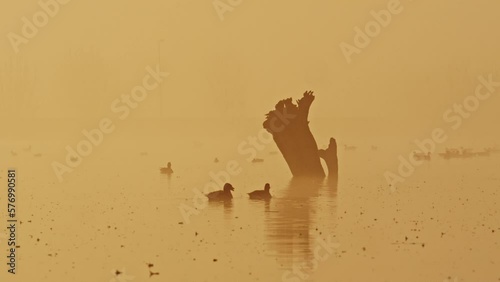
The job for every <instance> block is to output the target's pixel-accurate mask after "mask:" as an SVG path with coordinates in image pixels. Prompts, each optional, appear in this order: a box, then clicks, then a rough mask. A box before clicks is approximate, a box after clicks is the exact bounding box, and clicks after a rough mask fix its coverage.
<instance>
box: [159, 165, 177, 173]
mask: <svg viewBox="0 0 500 282" xmlns="http://www.w3.org/2000/svg"><path fill="white" fill-rule="evenodd" d="M160 172H161V173H163V174H172V173H174V171H173V170H172V164H171V163H170V162H168V163H167V167H161V168H160Z"/></svg>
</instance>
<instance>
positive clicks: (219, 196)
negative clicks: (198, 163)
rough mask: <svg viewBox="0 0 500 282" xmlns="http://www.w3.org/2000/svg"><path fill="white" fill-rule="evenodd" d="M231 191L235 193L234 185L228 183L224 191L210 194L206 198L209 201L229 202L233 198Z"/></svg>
mask: <svg viewBox="0 0 500 282" xmlns="http://www.w3.org/2000/svg"><path fill="white" fill-rule="evenodd" d="M231 191H234V187H233V185H231V184H230V183H226V184H224V188H223V190H220V191H215V192H211V193H208V194H207V195H206V196H207V197H208V200H209V201H227V200H231V199H232V198H233V195H232V194H231Z"/></svg>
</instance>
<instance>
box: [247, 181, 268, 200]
mask: <svg viewBox="0 0 500 282" xmlns="http://www.w3.org/2000/svg"><path fill="white" fill-rule="evenodd" d="M270 189H271V185H269V183H266V185H265V186H264V190H255V191H253V192H252V193H248V196H250V199H258V200H268V199H271V193H269V190H270Z"/></svg>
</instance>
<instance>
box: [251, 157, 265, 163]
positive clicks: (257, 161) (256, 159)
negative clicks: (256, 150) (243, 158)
mask: <svg viewBox="0 0 500 282" xmlns="http://www.w3.org/2000/svg"><path fill="white" fill-rule="evenodd" d="M262 162H264V159H258V158H255V159H253V160H252V163H262Z"/></svg>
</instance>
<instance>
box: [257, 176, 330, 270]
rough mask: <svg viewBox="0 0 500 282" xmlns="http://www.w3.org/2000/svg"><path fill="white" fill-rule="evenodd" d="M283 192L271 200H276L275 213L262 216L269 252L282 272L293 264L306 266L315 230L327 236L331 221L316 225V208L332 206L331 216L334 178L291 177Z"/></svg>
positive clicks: (311, 256)
mask: <svg viewBox="0 0 500 282" xmlns="http://www.w3.org/2000/svg"><path fill="white" fill-rule="evenodd" d="M287 189H288V191H287V192H286V194H285V196H284V197H283V198H280V199H273V201H276V203H274V205H273V206H274V208H273V209H274V210H276V211H277V212H276V213H266V216H267V218H266V228H267V240H268V244H269V249H270V250H271V251H272V252H274V253H275V254H276V256H277V259H278V261H279V262H280V264H281V266H282V267H283V269H289V268H290V267H291V266H292V265H293V264H295V263H306V264H308V265H310V264H311V261H312V259H313V257H314V254H313V251H314V248H315V247H316V239H317V237H318V236H317V235H316V234H317V233H319V232H320V231H318V230H323V235H322V236H328V235H329V234H325V233H329V232H328V231H326V230H328V229H332V226H333V220H332V221H330V220H328V222H327V223H325V222H318V219H317V214H318V212H319V210H318V206H320V205H321V206H323V205H328V206H330V207H332V209H334V210H333V211H332V213H331V214H334V215H335V213H336V207H337V204H336V196H337V179H336V178H335V179H334V178H331V179H326V180H325V179H323V178H320V179H310V178H307V179H303V178H302V179H301V178H293V179H292V180H291V181H290V183H289V185H288V188H287ZM324 211H325V210H321V212H324ZM332 218H335V217H334V216H332ZM325 225H328V226H325ZM316 228H318V230H316ZM330 235H331V234H330Z"/></svg>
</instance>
